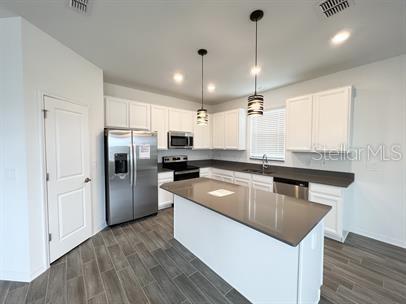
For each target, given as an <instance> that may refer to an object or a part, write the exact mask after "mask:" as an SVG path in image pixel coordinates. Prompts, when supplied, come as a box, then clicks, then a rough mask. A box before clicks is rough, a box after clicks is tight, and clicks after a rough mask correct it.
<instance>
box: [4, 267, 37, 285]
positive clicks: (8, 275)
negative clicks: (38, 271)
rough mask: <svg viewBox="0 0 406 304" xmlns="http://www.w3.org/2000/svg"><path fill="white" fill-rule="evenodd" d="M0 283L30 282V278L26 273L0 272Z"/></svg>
mask: <svg viewBox="0 0 406 304" xmlns="http://www.w3.org/2000/svg"><path fill="white" fill-rule="evenodd" d="M0 281H16V282H24V283H29V282H31V276H30V274H29V273H27V272H16V271H7V270H5V271H1V272H0Z"/></svg>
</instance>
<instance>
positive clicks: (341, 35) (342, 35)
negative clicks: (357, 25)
mask: <svg viewBox="0 0 406 304" xmlns="http://www.w3.org/2000/svg"><path fill="white" fill-rule="evenodd" d="M350 36H351V33H350V32H349V31H340V32H338V33H337V34H335V35H334V37H333V38H331V43H332V44H335V45H339V44H341V43H343V42H345V41H346V40H347V39H348V38H350Z"/></svg>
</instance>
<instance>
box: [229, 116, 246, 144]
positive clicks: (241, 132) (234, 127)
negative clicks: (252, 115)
mask: <svg viewBox="0 0 406 304" xmlns="http://www.w3.org/2000/svg"><path fill="white" fill-rule="evenodd" d="M224 122H225V126H224V129H225V139H224V142H225V143H224V146H225V149H230V150H245V149H246V145H245V137H246V125H247V124H246V113H245V110H244V109H236V110H232V111H228V112H225V113H224Z"/></svg>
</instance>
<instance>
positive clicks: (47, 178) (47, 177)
mask: <svg viewBox="0 0 406 304" xmlns="http://www.w3.org/2000/svg"><path fill="white" fill-rule="evenodd" d="M46 180H47V181H49V173H48V172H47V176H46Z"/></svg>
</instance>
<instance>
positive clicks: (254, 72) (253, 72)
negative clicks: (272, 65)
mask: <svg viewBox="0 0 406 304" xmlns="http://www.w3.org/2000/svg"><path fill="white" fill-rule="evenodd" d="M260 72H261V67H260V66H259V65H254V66H253V67H252V68H251V75H253V76H255V75H258V74H259V73H260Z"/></svg>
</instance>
